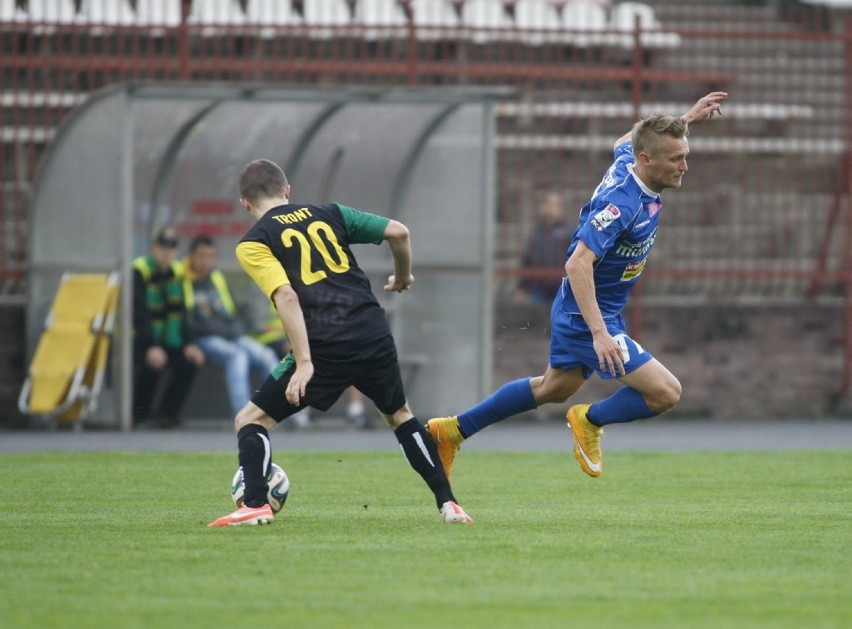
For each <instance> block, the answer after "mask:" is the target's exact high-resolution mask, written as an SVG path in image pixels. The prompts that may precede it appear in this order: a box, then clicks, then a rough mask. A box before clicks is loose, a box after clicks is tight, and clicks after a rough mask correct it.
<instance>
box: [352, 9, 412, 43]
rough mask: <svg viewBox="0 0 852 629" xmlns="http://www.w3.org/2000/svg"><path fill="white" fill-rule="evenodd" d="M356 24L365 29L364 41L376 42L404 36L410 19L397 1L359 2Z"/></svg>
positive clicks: (356, 10) (356, 11)
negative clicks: (381, 39) (376, 40)
mask: <svg viewBox="0 0 852 629" xmlns="http://www.w3.org/2000/svg"><path fill="white" fill-rule="evenodd" d="M355 23H356V24H358V25H359V26H361V27H363V35H364V39H368V40H374V39H380V38H387V37H402V36H404V35H405V34H406V33H407V29H406V27H407V26H408V19H407V18H406V17H405V11H404V10H403V8H402V5H401V4H399V2H398V1H397V0H358V4H356V5H355Z"/></svg>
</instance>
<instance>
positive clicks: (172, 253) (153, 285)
mask: <svg viewBox="0 0 852 629" xmlns="http://www.w3.org/2000/svg"><path fill="white" fill-rule="evenodd" d="M177 250H178V236H177V231H176V230H175V229H174V228H173V227H164V228H163V229H161V230H160V231H159V232H158V233H157V235H156V236H155V237H154V240H153V241H152V242H151V248H150V252H149V253H148V255H144V256H140V257H139V258H136V260H134V261H133V423H134V425H135V426H139V425H141V424H144V423H146V422H147V421H148V419H149V418H151V417H154V418H156V420H157V421H156V423H157V424H158V425H159V426H160V427H162V428H171V427H174V426H176V425H177V424H178V422H179V420H180V417H179V416H180V411H181V409H182V408H183V404H184V402H185V401H186V397H187V395H188V394H189V388H190V386H191V385H192V381H193V380H194V378H195V375H196V373H197V372H198V368H199V367H200V366H201V365H202V364H204V353H203V352H202V351H201V349H200V348H199V347H198V346H197V345H195V343H194V342H193V339H192V337H191V331H190V330H189V328H188V325H187V319H186V308H185V304H184V295H183V286H182V278H181V268H180V265H179V264H178V263H177V262H176V258H177ZM159 389H161V390H162V391H161V393H160V395H159V397H157V392H158V390H159ZM155 402H156V404H155Z"/></svg>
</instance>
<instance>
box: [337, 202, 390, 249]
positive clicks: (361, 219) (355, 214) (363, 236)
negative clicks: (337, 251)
mask: <svg viewBox="0 0 852 629" xmlns="http://www.w3.org/2000/svg"><path fill="white" fill-rule="evenodd" d="M335 205H336V206H337V207H338V209H339V210H340V215H341V216H342V217H343V223H344V224H345V225H346V230H347V231H348V232H349V239H350V242H353V243H369V244H374V245H378V244H381V242H382V238H383V237H384V235H385V228H387V226H388V223H390V219H389V218H385V217H384V216H378V215H377V214H370V213H369V212H361V211H359V210H356V209H355V208H351V207H349V206H348V205H342V204H340V203H335Z"/></svg>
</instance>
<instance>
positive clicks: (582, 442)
mask: <svg viewBox="0 0 852 629" xmlns="http://www.w3.org/2000/svg"><path fill="white" fill-rule="evenodd" d="M588 410H589V405H588V404H577V405H575V406H572V407H571V408H569V409H568V413H567V415H566V417H567V419H568V425H569V426H570V427H571V430H572V431H573V433H574V456H575V457H577V462H578V463H579V464H580V467H581V468H582V469H583V471H584V472H585V473H586V474H588V475H589V476H594V477H598V476H600V475H601V472H603V455H602V454H601V437H602V436H603V434H604V431H603V428H601V427H600V426H595V425H594V424H593V423H592V422H590V421H589V418H588V417H587V413H588Z"/></svg>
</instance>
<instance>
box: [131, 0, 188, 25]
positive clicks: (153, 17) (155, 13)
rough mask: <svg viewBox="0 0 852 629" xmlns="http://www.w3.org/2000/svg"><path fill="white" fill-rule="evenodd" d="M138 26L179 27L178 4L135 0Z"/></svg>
mask: <svg viewBox="0 0 852 629" xmlns="http://www.w3.org/2000/svg"><path fill="white" fill-rule="evenodd" d="M136 15H137V18H138V20H139V24H142V25H145V26H155V27H156V26H178V25H180V2H174V0H136Z"/></svg>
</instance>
